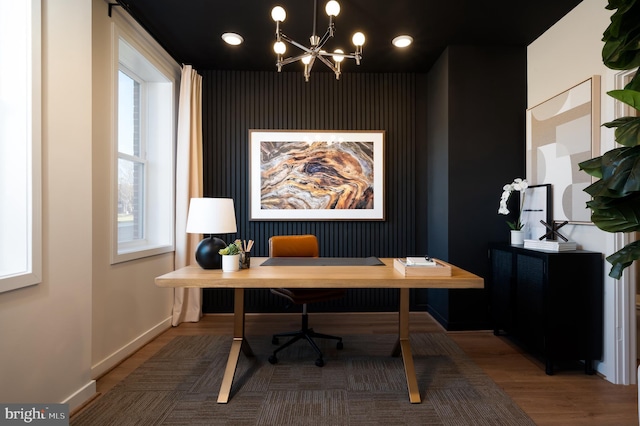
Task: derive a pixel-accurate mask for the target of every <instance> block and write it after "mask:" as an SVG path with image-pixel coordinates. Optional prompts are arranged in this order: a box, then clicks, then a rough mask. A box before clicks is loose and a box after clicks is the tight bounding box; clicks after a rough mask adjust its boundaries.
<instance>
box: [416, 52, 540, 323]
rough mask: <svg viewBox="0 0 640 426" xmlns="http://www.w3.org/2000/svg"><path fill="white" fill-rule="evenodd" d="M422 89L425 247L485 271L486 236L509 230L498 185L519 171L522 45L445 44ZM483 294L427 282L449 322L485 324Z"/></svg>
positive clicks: (433, 308) (504, 236) (437, 312)
mask: <svg viewBox="0 0 640 426" xmlns="http://www.w3.org/2000/svg"><path fill="white" fill-rule="evenodd" d="M428 94H429V96H428V98H429V103H428V117H429V119H428V121H429V126H428V155H427V158H428V159H427V168H428V170H429V173H428V176H429V178H428V181H427V183H428V188H429V201H430V202H429V205H428V209H427V210H428V226H429V234H428V240H429V253H431V254H432V255H433V256H436V257H439V258H441V259H445V260H448V261H449V262H451V263H453V264H455V265H458V266H460V267H462V268H464V269H467V270H469V271H472V272H474V273H476V274H478V275H481V276H487V271H488V261H487V250H488V243H489V242H492V241H505V242H506V241H508V238H509V228H508V226H507V225H506V223H505V219H506V218H505V217H504V216H500V215H498V214H497V210H498V202H499V200H500V194H501V193H502V187H503V186H504V185H505V184H507V183H509V182H511V181H512V180H513V179H514V178H516V177H524V175H525V110H526V104H527V102H526V49H525V48H517V47H510V48H507V47H480V46H449V47H448V48H447V50H446V51H445V52H444V53H443V55H442V56H441V57H440V59H439V60H438V63H437V64H436V65H435V66H434V68H433V69H432V71H431V72H430V73H429V79H428ZM435 199H437V200H438V202H437V203H435V202H432V201H433V200H435ZM486 294H487V293H486V292H485V291H484V290H439V289H437V290H429V291H428V304H429V312H431V314H432V315H433V316H434V317H435V318H436V319H438V320H439V321H440V322H441V323H442V324H443V325H444V326H445V327H446V328H447V329H449V330H452V329H458V330H461V329H470V328H490V327H489V316H488V310H487V306H488V303H487V300H486Z"/></svg>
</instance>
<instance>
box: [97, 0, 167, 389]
mask: <svg viewBox="0 0 640 426" xmlns="http://www.w3.org/2000/svg"><path fill="white" fill-rule="evenodd" d="M107 9H108V6H107V2H106V1H104V0H93V135H92V138H93V206H92V208H93V220H94V222H93V243H94V244H93V271H92V272H93V274H92V281H93V301H92V305H93V309H92V336H93V339H92V346H91V354H92V358H91V363H92V377H94V378H95V377H98V376H100V375H101V374H103V373H105V372H106V371H108V370H109V369H111V368H113V367H114V366H115V365H117V364H118V363H119V362H120V361H122V360H123V359H125V358H126V357H127V356H129V355H130V354H131V353H133V351H135V350H136V349H138V348H139V347H141V345H143V344H144V343H146V342H148V341H149V340H150V339H152V338H153V337H155V336H156V335H157V334H158V333H160V332H161V331H163V330H165V329H167V328H169V327H170V325H171V322H170V317H171V308H172V305H173V290H172V289H167V288H159V287H156V286H155V284H154V278H155V277H156V276H158V275H161V274H163V273H165V272H169V271H171V270H173V253H167V254H163V255H158V256H151V257H147V258H143V259H139V260H133V261H129V262H123V263H119V264H115V265H111V264H110V250H111V235H112V234H111V227H110V226H109V224H110V221H111V215H110V212H111V211H112V199H111V196H110V190H111V188H112V185H113V184H112V182H114V180H113V177H112V173H113V170H112V167H111V166H112V164H113V163H112V161H111V160H110V159H111V157H112V150H113V145H112V144H113V143H114V142H115V141H114V139H113V138H112V136H111V135H112V133H113V123H112V117H113V108H112V105H113V96H112V94H113V89H112V84H111V73H110V71H111V70H112V69H113V67H114V62H113V59H112V56H113V54H112V51H111V50H112V48H111V41H112V31H113V25H114V24H113V22H114V20H115V19H116V17H125V19H126V20H127V21H129V22H132V23H133V22H134V21H133V20H132V19H130V18H128V15H127V14H126V13H123V11H122V8H119V7H116V8H114V9H113V16H114V19H110V18H109V16H108V10H107ZM135 27H136V28H137V29H138V31H139V34H140V39H145V38H146V39H147V41H150V42H151V43H152V44H153V46H154V47H155V48H156V49H158V51H161V54H164V55H165V59H167V60H168V61H170V62H171V63H172V64H173V65H174V67H175V68H174V72H175V75H174V77H175V78H176V79H177V81H176V88H178V87H179V85H180V82H179V76H180V74H179V73H180V68H179V66H178V64H177V63H175V61H173V60H172V59H171V58H170V57H169V56H168V55H166V53H164V51H162V49H160V48H159V47H158V46H157V45H156V43H155V42H153V41H152V40H151V38H149V37H147V36H146V34H145V33H144V31H143V30H142V29H141V28H140V27H139V26H137V25H135ZM174 128H175V126H174ZM167 191H172V188H167Z"/></svg>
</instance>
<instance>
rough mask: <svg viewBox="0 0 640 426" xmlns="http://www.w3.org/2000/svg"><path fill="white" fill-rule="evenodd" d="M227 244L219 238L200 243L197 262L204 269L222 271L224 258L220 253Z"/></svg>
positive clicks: (197, 250)
mask: <svg viewBox="0 0 640 426" xmlns="http://www.w3.org/2000/svg"><path fill="white" fill-rule="evenodd" d="M226 246H227V244H226V243H225V242H224V241H222V240H221V239H220V238H217V237H209V238H205V239H203V240H202V241H200V244H198V248H196V262H198V265H200V267H201V268H202V269H222V256H220V254H219V253H218V251H219V250H220V249H223V248H225V247H226Z"/></svg>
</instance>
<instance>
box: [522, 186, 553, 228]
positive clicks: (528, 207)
mask: <svg viewBox="0 0 640 426" xmlns="http://www.w3.org/2000/svg"><path fill="white" fill-rule="evenodd" d="M541 221H544V222H546V223H551V222H552V221H553V209H552V205H551V184H544V185H529V186H528V187H527V189H526V191H525V198H524V203H522V223H524V228H523V230H524V231H525V239H536V238H540V237H541V236H542V235H544V233H545V226H544V225H543V224H542V223H541Z"/></svg>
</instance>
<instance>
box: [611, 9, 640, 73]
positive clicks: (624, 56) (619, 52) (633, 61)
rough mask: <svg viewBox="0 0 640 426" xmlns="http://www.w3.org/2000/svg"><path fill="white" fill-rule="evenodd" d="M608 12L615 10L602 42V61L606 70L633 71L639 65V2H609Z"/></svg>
mask: <svg viewBox="0 0 640 426" xmlns="http://www.w3.org/2000/svg"><path fill="white" fill-rule="evenodd" d="M607 9H609V10H616V9H617V10H616V12H615V13H614V14H613V15H612V16H611V24H610V25H609V27H607V29H606V30H605V32H604V34H603V38H602V40H603V41H604V42H605V44H604V47H603V48H602V60H603V62H604V64H605V66H607V67H608V68H611V69H616V70H628V69H633V68H635V67H637V66H639V65H640V54H639V53H640V19H638V17H639V16H640V2H637V1H636V0H622V1H612V0H610V1H609V5H608V6H607Z"/></svg>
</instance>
